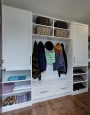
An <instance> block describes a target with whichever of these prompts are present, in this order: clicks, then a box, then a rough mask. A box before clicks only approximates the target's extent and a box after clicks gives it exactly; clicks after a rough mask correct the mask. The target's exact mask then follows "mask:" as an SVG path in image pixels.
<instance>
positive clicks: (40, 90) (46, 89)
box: [32, 85, 54, 100]
mask: <svg viewBox="0 0 90 115" xmlns="http://www.w3.org/2000/svg"><path fill="white" fill-rule="evenodd" d="M52 95H54V85H47V86H41V87H35V88H32V99H33V100H34V99H40V98H44V97H48V96H52Z"/></svg>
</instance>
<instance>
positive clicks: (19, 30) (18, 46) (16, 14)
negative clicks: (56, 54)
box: [2, 6, 32, 70]
mask: <svg viewBox="0 0 90 115" xmlns="http://www.w3.org/2000/svg"><path fill="white" fill-rule="evenodd" d="M2 11H3V13H2V23H3V60H4V63H3V68H6V70H29V69H30V68H31V66H32V65H31V55H32V49H31V45H30V44H31V43H32V36H31V33H32V24H31V23H30V20H32V13H31V12H29V11H23V10H20V9H16V8H12V7H7V6H3V10H2Z"/></svg>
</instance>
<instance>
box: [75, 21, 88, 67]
mask: <svg viewBox="0 0 90 115" xmlns="http://www.w3.org/2000/svg"><path fill="white" fill-rule="evenodd" d="M87 49H88V26H87V25H85V24H81V23H75V22H74V23H73V58H74V64H73V66H74V67H76V66H88V61H87V60H88V50H87Z"/></svg>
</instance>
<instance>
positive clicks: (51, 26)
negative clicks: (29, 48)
mask: <svg viewBox="0 0 90 115" xmlns="http://www.w3.org/2000/svg"><path fill="white" fill-rule="evenodd" d="M32 24H33V25H35V26H43V27H48V28H53V26H47V25H42V24H36V23H32Z"/></svg>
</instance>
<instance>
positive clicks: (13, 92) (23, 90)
mask: <svg viewBox="0 0 90 115" xmlns="http://www.w3.org/2000/svg"><path fill="white" fill-rule="evenodd" d="M29 91H31V88H30V89H28V90H23V91H17V92H12V93H7V94H2V96H6V95H12V94H18V93H24V92H29Z"/></svg>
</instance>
